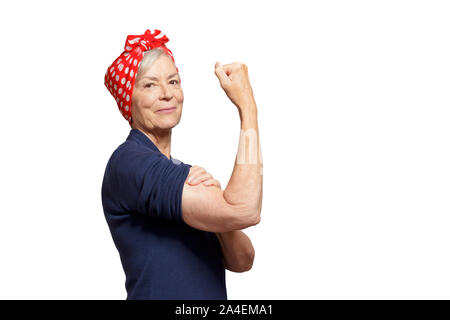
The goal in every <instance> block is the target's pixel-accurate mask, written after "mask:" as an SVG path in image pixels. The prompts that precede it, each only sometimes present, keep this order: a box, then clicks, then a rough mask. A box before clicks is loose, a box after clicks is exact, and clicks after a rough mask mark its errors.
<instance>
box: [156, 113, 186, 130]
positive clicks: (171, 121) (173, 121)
mask: <svg viewBox="0 0 450 320" xmlns="http://www.w3.org/2000/svg"><path fill="white" fill-rule="evenodd" d="M180 120H181V117H180V116H175V115H174V116H172V117H167V119H164V120H161V121H160V122H159V127H160V128H161V129H172V128H173V127H175V126H176V125H177V124H178V123H179V122H180Z"/></svg>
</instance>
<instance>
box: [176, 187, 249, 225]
mask: <svg viewBox="0 0 450 320" xmlns="http://www.w3.org/2000/svg"><path fill="white" fill-rule="evenodd" d="M181 208H182V209H181V211H182V219H183V221H184V222H185V223H186V224H188V225H190V226H191V227H193V228H196V229H199V230H204V231H209V232H227V231H232V230H241V229H245V228H247V227H250V226H252V225H254V217H255V214H254V212H251V211H250V210H248V209H247V208H246V207H244V206H235V205H231V204H229V203H228V202H227V201H226V200H225V198H224V197H223V191H222V190H221V189H220V188H217V187H211V186H205V185H203V184H201V183H200V184H198V185H195V186H191V185H189V184H187V183H185V184H184V187H183V194H182V202H181Z"/></svg>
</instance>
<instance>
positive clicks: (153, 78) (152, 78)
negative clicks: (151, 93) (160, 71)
mask: <svg viewBox="0 0 450 320" xmlns="http://www.w3.org/2000/svg"><path fill="white" fill-rule="evenodd" d="M176 75H178V76H179V74H178V72H175V73H174V74H171V75H170V76H168V77H167V79H170V78H172V77H174V76H176ZM144 78H148V79H150V80H158V78H156V77H148V76H145V77H142V79H144Z"/></svg>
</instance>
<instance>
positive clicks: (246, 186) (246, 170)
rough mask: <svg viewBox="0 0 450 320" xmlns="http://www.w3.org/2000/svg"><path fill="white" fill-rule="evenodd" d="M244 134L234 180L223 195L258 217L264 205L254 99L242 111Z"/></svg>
mask: <svg viewBox="0 0 450 320" xmlns="http://www.w3.org/2000/svg"><path fill="white" fill-rule="evenodd" d="M239 116H240V118H241V132H240V136H239V147H238V152H237V155H236V159H235V163H234V168H233V172H232V175H231V178H230V180H229V182H228V184H227V186H226V188H225V190H224V192H223V195H224V198H225V200H226V201H227V202H228V203H230V204H233V205H237V206H240V207H245V208H248V209H249V210H251V211H253V212H255V214H257V215H258V216H259V215H260V212H261V203H262V183H263V179H262V154H261V145H260V140H259V130H258V110H257V108H256V103H255V102H254V99H251V100H250V102H249V104H248V106H247V107H246V108H242V110H241V109H240V111H239Z"/></svg>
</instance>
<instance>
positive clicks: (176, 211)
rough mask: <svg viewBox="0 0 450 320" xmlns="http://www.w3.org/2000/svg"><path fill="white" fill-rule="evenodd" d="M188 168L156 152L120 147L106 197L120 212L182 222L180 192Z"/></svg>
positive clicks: (111, 171) (111, 172)
mask: <svg viewBox="0 0 450 320" xmlns="http://www.w3.org/2000/svg"><path fill="white" fill-rule="evenodd" d="M189 167H190V166H189V165H187V164H184V163H182V162H181V163H179V164H176V163H174V162H173V161H171V160H169V159H167V158H166V157H165V156H164V155H162V154H160V153H157V152H148V151H146V150H144V151H142V150H128V149H127V150H121V152H120V153H118V154H117V156H116V157H115V158H114V162H113V163H112V165H111V169H110V172H109V175H108V176H109V179H108V181H109V183H108V184H109V185H110V186H109V189H110V190H111V192H110V195H109V198H111V201H114V203H115V204H116V206H117V207H118V208H120V211H122V212H135V213H139V214H142V215H146V216H150V217H155V218H160V219H164V220H171V221H179V222H181V221H182V217H181V194H182V192H183V185H184V182H185V180H186V177H187V175H188V173H189Z"/></svg>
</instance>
